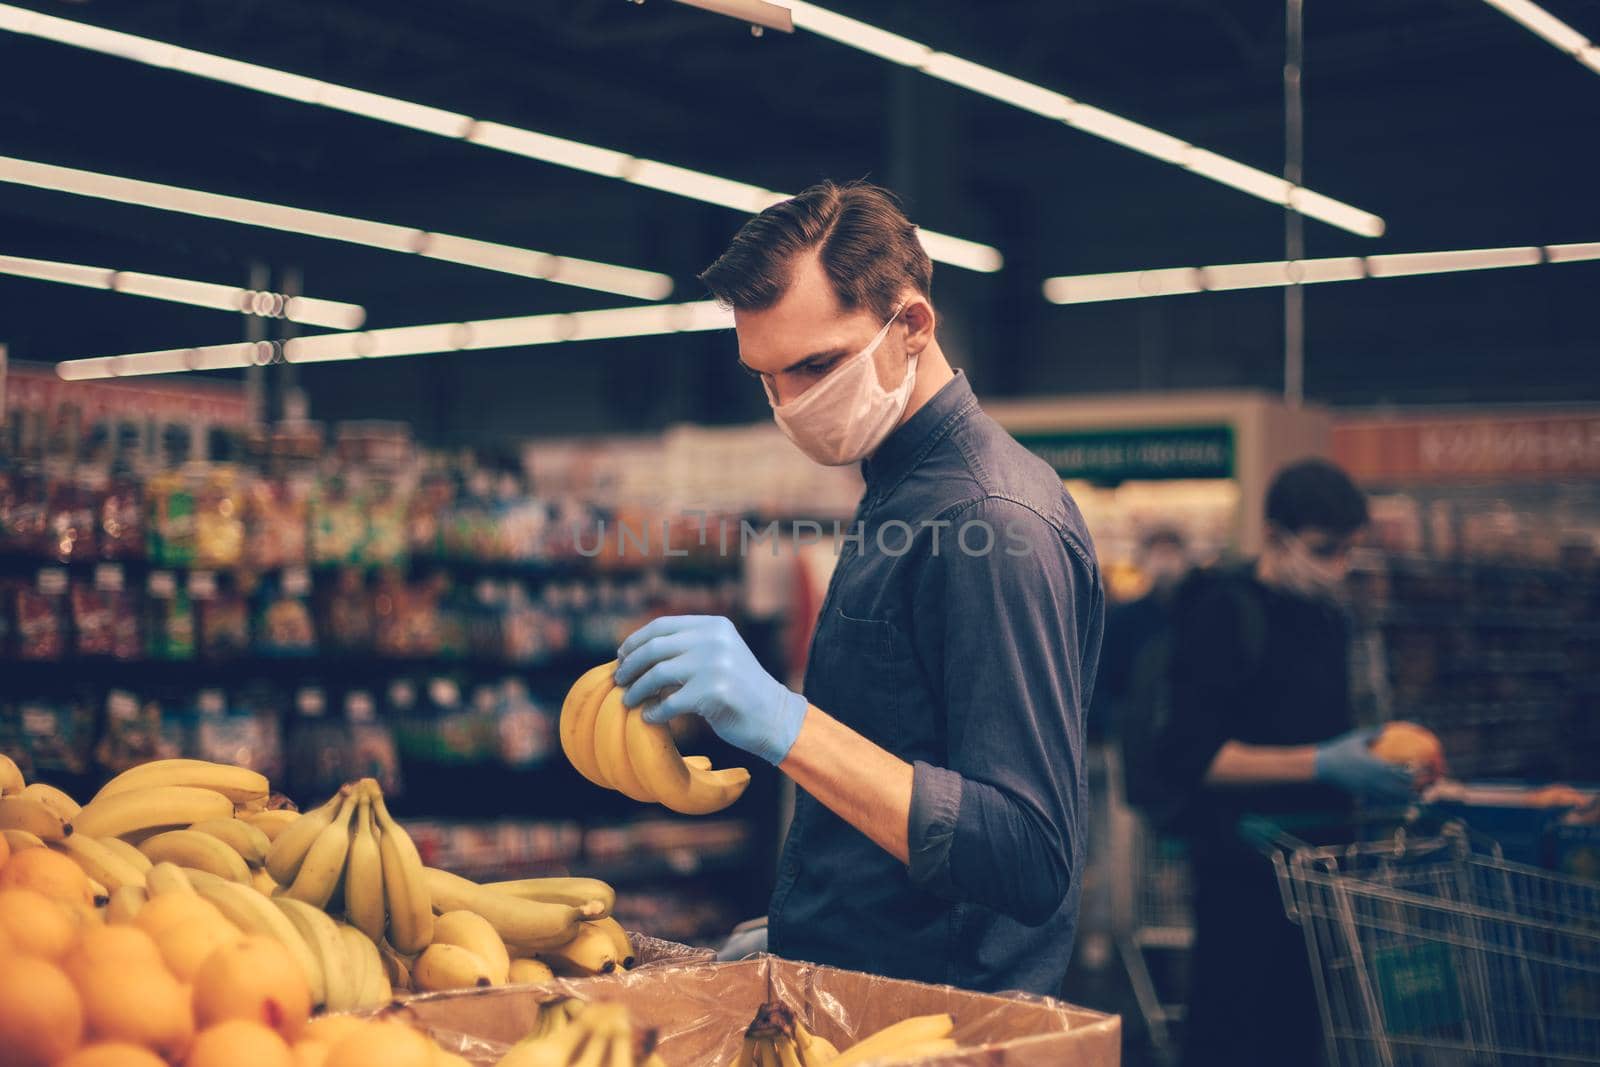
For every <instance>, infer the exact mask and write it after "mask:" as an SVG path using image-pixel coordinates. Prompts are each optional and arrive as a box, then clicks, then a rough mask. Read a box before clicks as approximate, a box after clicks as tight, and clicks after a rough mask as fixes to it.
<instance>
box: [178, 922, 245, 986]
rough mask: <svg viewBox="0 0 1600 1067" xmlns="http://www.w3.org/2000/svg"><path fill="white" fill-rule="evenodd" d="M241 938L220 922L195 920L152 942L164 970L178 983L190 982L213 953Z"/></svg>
mask: <svg viewBox="0 0 1600 1067" xmlns="http://www.w3.org/2000/svg"><path fill="white" fill-rule="evenodd" d="M243 936H244V935H243V934H241V933H240V932H239V931H238V930H237V929H235V928H234V927H233V926H231V925H229V924H228V923H226V922H224V921H222V920H221V919H206V918H202V917H199V916H196V917H195V918H194V919H192V920H191V921H189V922H187V923H172V924H169V925H168V926H167V928H166V929H165V930H164V931H162V933H161V936H160V937H158V938H156V946H157V947H158V948H159V949H160V950H161V958H162V959H163V960H165V961H166V964H167V970H169V971H171V972H172V973H173V974H175V975H177V977H178V979H179V980H180V981H184V982H192V981H194V976H195V975H196V974H198V973H199V971H200V967H201V966H202V965H203V964H204V963H205V962H206V959H207V957H209V956H210V955H211V954H212V953H213V952H215V951H216V950H217V949H219V948H221V947H222V946H223V945H231V944H233V943H234V942H235V941H238V940H239V939H240V938H242V937H243Z"/></svg>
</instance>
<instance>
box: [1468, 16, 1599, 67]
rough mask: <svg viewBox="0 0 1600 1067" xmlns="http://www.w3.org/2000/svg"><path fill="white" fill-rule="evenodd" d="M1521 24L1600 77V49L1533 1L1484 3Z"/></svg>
mask: <svg viewBox="0 0 1600 1067" xmlns="http://www.w3.org/2000/svg"><path fill="white" fill-rule="evenodd" d="M1483 2H1484V3H1486V4H1488V5H1489V6H1490V7H1493V8H1498V9H1499V10H1500V12H1501V13H1502V14H1504V15H1506V16H1507V17H1509V18H1511V19H1514V20H1516V21H1517V22H1520V23H1521V24H1522V25H1523V26H1524V27H1525V28H1527V29H1528V30H1530V31H1531V32H1533V33H1535V34H1537V35H1538V36H1540V37H1543V38H1544V39H1545V40H1546V41H1548V42H1549V43H1550V44H1552V45H1554V46H1555V47H1556V48H1558V49H1560V50H1561V51H1563V52H1565V53H1567V55H1569V56H1571V57H1572V58H1573V59H1576V60H1577V61H1578V62H1579V63H1582V64H1583V65H1584V66H1586V67H1588V68H1589V69H1590V70H1592V71H1594V72H1595V73H1596V74H1600V46H1596V45H1595V43H1594V42H1593V41H1591V40H1589V38H1587V37H1585V36H1584V35H1583V34H1581V33H1579V32H1578V31H1577V30H1575V29H1573V28H1572V27H1571V26H1568V25H1567V24H1566V23H1565V22H1562V21H1561V20H1560V19H1558V18H1556V17H1555V16H1554V15H1552V14H1550V12H1548V11H1546V10H1545V9H1544V8H1542V7H1540V6H1539V5H1538V4H1535V3H1532V2H1531V0H1483Z"/></svg>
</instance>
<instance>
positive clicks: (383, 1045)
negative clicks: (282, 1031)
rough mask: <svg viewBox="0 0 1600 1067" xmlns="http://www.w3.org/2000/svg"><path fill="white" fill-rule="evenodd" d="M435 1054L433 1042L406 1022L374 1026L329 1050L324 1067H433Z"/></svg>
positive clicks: (374, 1024)
mask: <svg viewBox="0 0 1600 1067" xmlns="http://www.w3.org/2000/svg"><path fill="white" fill-rule="evenodd" d="M433 1051H434V1044H433V1042H432V1041H430V1040H429V1039H428V1038H426V1037H423V1036H422V1035H421V1034H420V1033H418V1032H417V1031H415V1030H413V1029H411V1027H409V1026H407V1025H406V1024H405V1023H400V1022H392V1021H391V1022H381V1023H373V1024H372V1025H371V1026H366V1027H363V1028H362V1030H361V1032H360V1033H355V1034H351V1035H350V1036H349V1037H346V1038H344V1039H342V1040H341V1041H340V1042H339V1043H338V1044H336V1045H334V1046H333V1047H332V1048H331V1049H329V1050H328V1058H327V1059H326V1060H324V1061H323V1067H433Z"/></svg>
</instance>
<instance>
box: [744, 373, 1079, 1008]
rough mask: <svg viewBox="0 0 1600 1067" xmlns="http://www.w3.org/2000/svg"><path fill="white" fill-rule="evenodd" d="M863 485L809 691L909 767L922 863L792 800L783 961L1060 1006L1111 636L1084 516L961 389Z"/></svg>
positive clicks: (778, 893)
mask: <svg viewBox="0 0 1600 1067" xmlns="http://www.w3.org/2000/svg"><path fill="white" fill-rule="evenodd" d="M863 474H864V476H865V478H866V486H867V489H866V495H865V496H864V497H863V498H862V500H861V505H860V507H859V509H858V510H857V512H856V521H857V522H859V523H861V524H863V525H862V532H863V536H862V537H861V538H860V539H859V540H855V539H848V538H847V539H844V540H843V541H842V548H841V552H840V557H839V561H838V566H837V568H836V569H835V571H834V574H833V579H832V581H831V583H830V584H829V586H828V593H827V597H826V599H825V600H824V601H823V605H822V611H821V616H820V618H819V620H818V622H817V628H816V632H815V634H814V636H813V637H812V641H811V652H810V659H809V661H808V664H807V668H806V678H805V687H804V692H805V697H806V699H807V700H809V701H810V702H811V703H812V704H815V705H816V706H817V707H819V708H822V709H823V710H824V711H826V712H828V713H829V714H830V715H833V716H834V717H836V718H837V719H839V720H840V721H841V722H843V723H845V724H846V725H848V726H850V727H851V728H852V729H854V730H856V731H858V732H859V733H861V734H862V735H864V736H866V737H867V738H869V739H870V740H872V741H874V742H876V743H877V744H879V745H881V746H883V747H884V748H886V749H888V750H889V751H890V752H893V753H894V754H895V755H897V756H899V757H900V758H901V759H904V760H906V761H908V762H910V763H912V765H913V768H914V785H913V787H912V798H911V819H910V825H909V831H910V852H911V862H910V864H909V865H903V864H901V863H900V862H899V861H898V860H896V859H895V858H894V857H892V856H891V855H889V854H888V853H887V852H885V851H883V850H882V849H880V848H879V847H878V846H877V845H875V844H873V843H872V841H871V840H869V839H868V838H867V837H866V836H865V835H864V834H862V833H861V832H860V831H858V830H856V829H855V828H854V827H852V826H850V825H849V824H848V823H846V822H845V821H844V820H842V819H840V818H839V817H838V816H837V815H834V814H833V813H832V812H831V811H829V810H828V809H827V808H825V807H823V806H822V805H821V804H819V803H818V802H817V801H816V799H815V798H813V797H812V796H810V795H809V794H807V793H806V792H805V791H804V790H798V791H797V796H796V801H795V812H794V821H793V823H792V824H791V826H790V829H789V837H788V841H787V842H786V843H785V845H784V850H783V858H782V860H781V862H780V865H779V871H778V881H777V886H776V889H775V890H774V892H773V896H772V904H771V909H770V914H769V931H770V932H769V937H770V942H769V943H770V947H771V950H772V951H773V952H775V953H778V954H779V955H782V956H787V957H790V958H793V959H803V960H810V961H813V962H818V963H828V964H833V965H835V966H840V967H849V968H854V969H858V970H864V971H872V972H875V973H878V974H885V975H890V976H893V977H899V978H911V979H917V980H921V981H927V982H941V983H949V984H953V985H958V986H964V987H967V988H970V989H978V990H1001V989H1025V990H1031V991H1033V992H1037V993H1047V994H1054V993H1056V992H1057V991H1058V990H1059V988H1060V985H1061V980H1062V977H1063V976H1064V975H1065V974H1066V971H1067V963H1068V959H1069V957H1070V956H1071V954H1072V942H1073V935H1074V933H1075V930H1076V927H1077V916H1078V897H1079V889H1080V885H1079V882H1080V876H1081V873H1082V871H1083V859H1084V827H1085V808H1086V806H1087V795H1086V788H1085V775H1084V764H1083V744H1084V740H1083V736H1084V711H1085V709H1086V708H1087V707H1088V704H1089V698H1090V694H1091V692H1092V690H1093V688H1094V677H1095V668H1096V666H1097V664H1098V661H1099V658H1100V634H1101V623H1102V619H1103V616H1104V597H1103V591H1102V587H1101V583H1100V575H1099V570H1098V568H1097V567H1096V565H1095V558H1094V551H1093V548H1092V546H1091V544H1090V540H1089V534H1088V532H1087V530H1086V529H1085V527H1084V522H1083V516H1082V515H1081V514H1080V513H1079V511H1078V508H1077V505H1076V504H1074V503H1073V501H1072V498H1071V496H1070V495H1069V494H1068V493H1067V492H1066V491H1065V489H1063V488H1062V485H1061V481H1060V479H1059V478H1058V477H1057V476H1056V474H1055V472H1054V471H1053V470H1052V469H1051V468H1050V467H1049V466H1048V465H1047V464H1045V463H1044V462H1043V461H1042V460H1040V459H1039V458H1037V457H1036V456H1034V455H1033V454H1032V453H1030V452H1028V451H1027V450H1026V449H1024V448H1023V447H1022V446H1021V445H1019V444H1018V443H1017V442H1016V441H1015V440H1014V439H1013V438H1012V437H1011V436H1010V435H1009V434H1007V433H1006V432H1005V431H1004V430H1003V429H1001V427H1000V426H999V425H998V424H997V423H996V422H995V421H994V420H993V419H991V418H989V416H987V415H985V414H984V413H983V411H982V409H980V408H979V407H978V402H977V399H976V398H975V397H974V396H973V395H972V388H971V386H970V385H968V383H967V380H966V378H965V376H963V375H959V374H958V375H957V376H956V378H955V380H953V381H951V382H950V383H949V384H948V385H946V386H945V387H944V388H943V389H942V390H940V391H939V393H938V394H936V395H935V396H934V397H933V398H932V399H931V400H930V401H929V402H928V403H927V404H926V405H924V406H923V407H922V408H921V409H920V410H919V411H917V413H916V414H915V415H913V416H912V417H911V418H910V419H908V420H907V421H906V422H905V424H904V425H902V426H900V427H899V428H898V429H897V430H895V431H894V433H893V434H891V435H890V436H889V438H888V440H886V441H885V442H884V443H883V445H882V446H880V448H879V449H878V451H877V452H876V453H875V454H874V455H873V456H872V458H871V459H870V460H868V461H867V462H866V463H865V464H864V465H863ZM854 530H855V526H854V524H852V526H851V527H849V528H847V529H845V530H844V531H842V532H843V533H845V534H849V533H852V532H854ZM991 542H992V543H991Z"/></svg>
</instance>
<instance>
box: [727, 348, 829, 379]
mask: <svg viewBox="0 0 1600 1067" xmlns="http://www.w3.org/2000/svg"><path fill="white" fill-rule="evenodd" d="M847 351H848V350H847V349H845V348H825V349H823V350H822V351H820V352H813V353H811V354H810V355H809V356H802V357H800V358H799V359H797V360H795V361H794V362H793V363H791V364H789V365H788V366H787V367H784V368H783V369H782V370H780V371H779V372H778V373H779V374H788V373H789V372H791V371H794V370H798V369H799V368H801V367H803V366H805V365H806V364H807V363H814V362H816V361H818V360H823V359H831V358H837V357H839V356H842V355H844V354H845V353H846V352H847ZM739 366H741V367H743V368H744V369H745V370H747V371H749V372H750V373H751V374H761V373H762V372H761V371H758V370H756V369H755V368H754V367H752V366H751V365H750V364H748V363H746V362H745V361H744V357H743V356H740V357H739Z"/></svg>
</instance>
